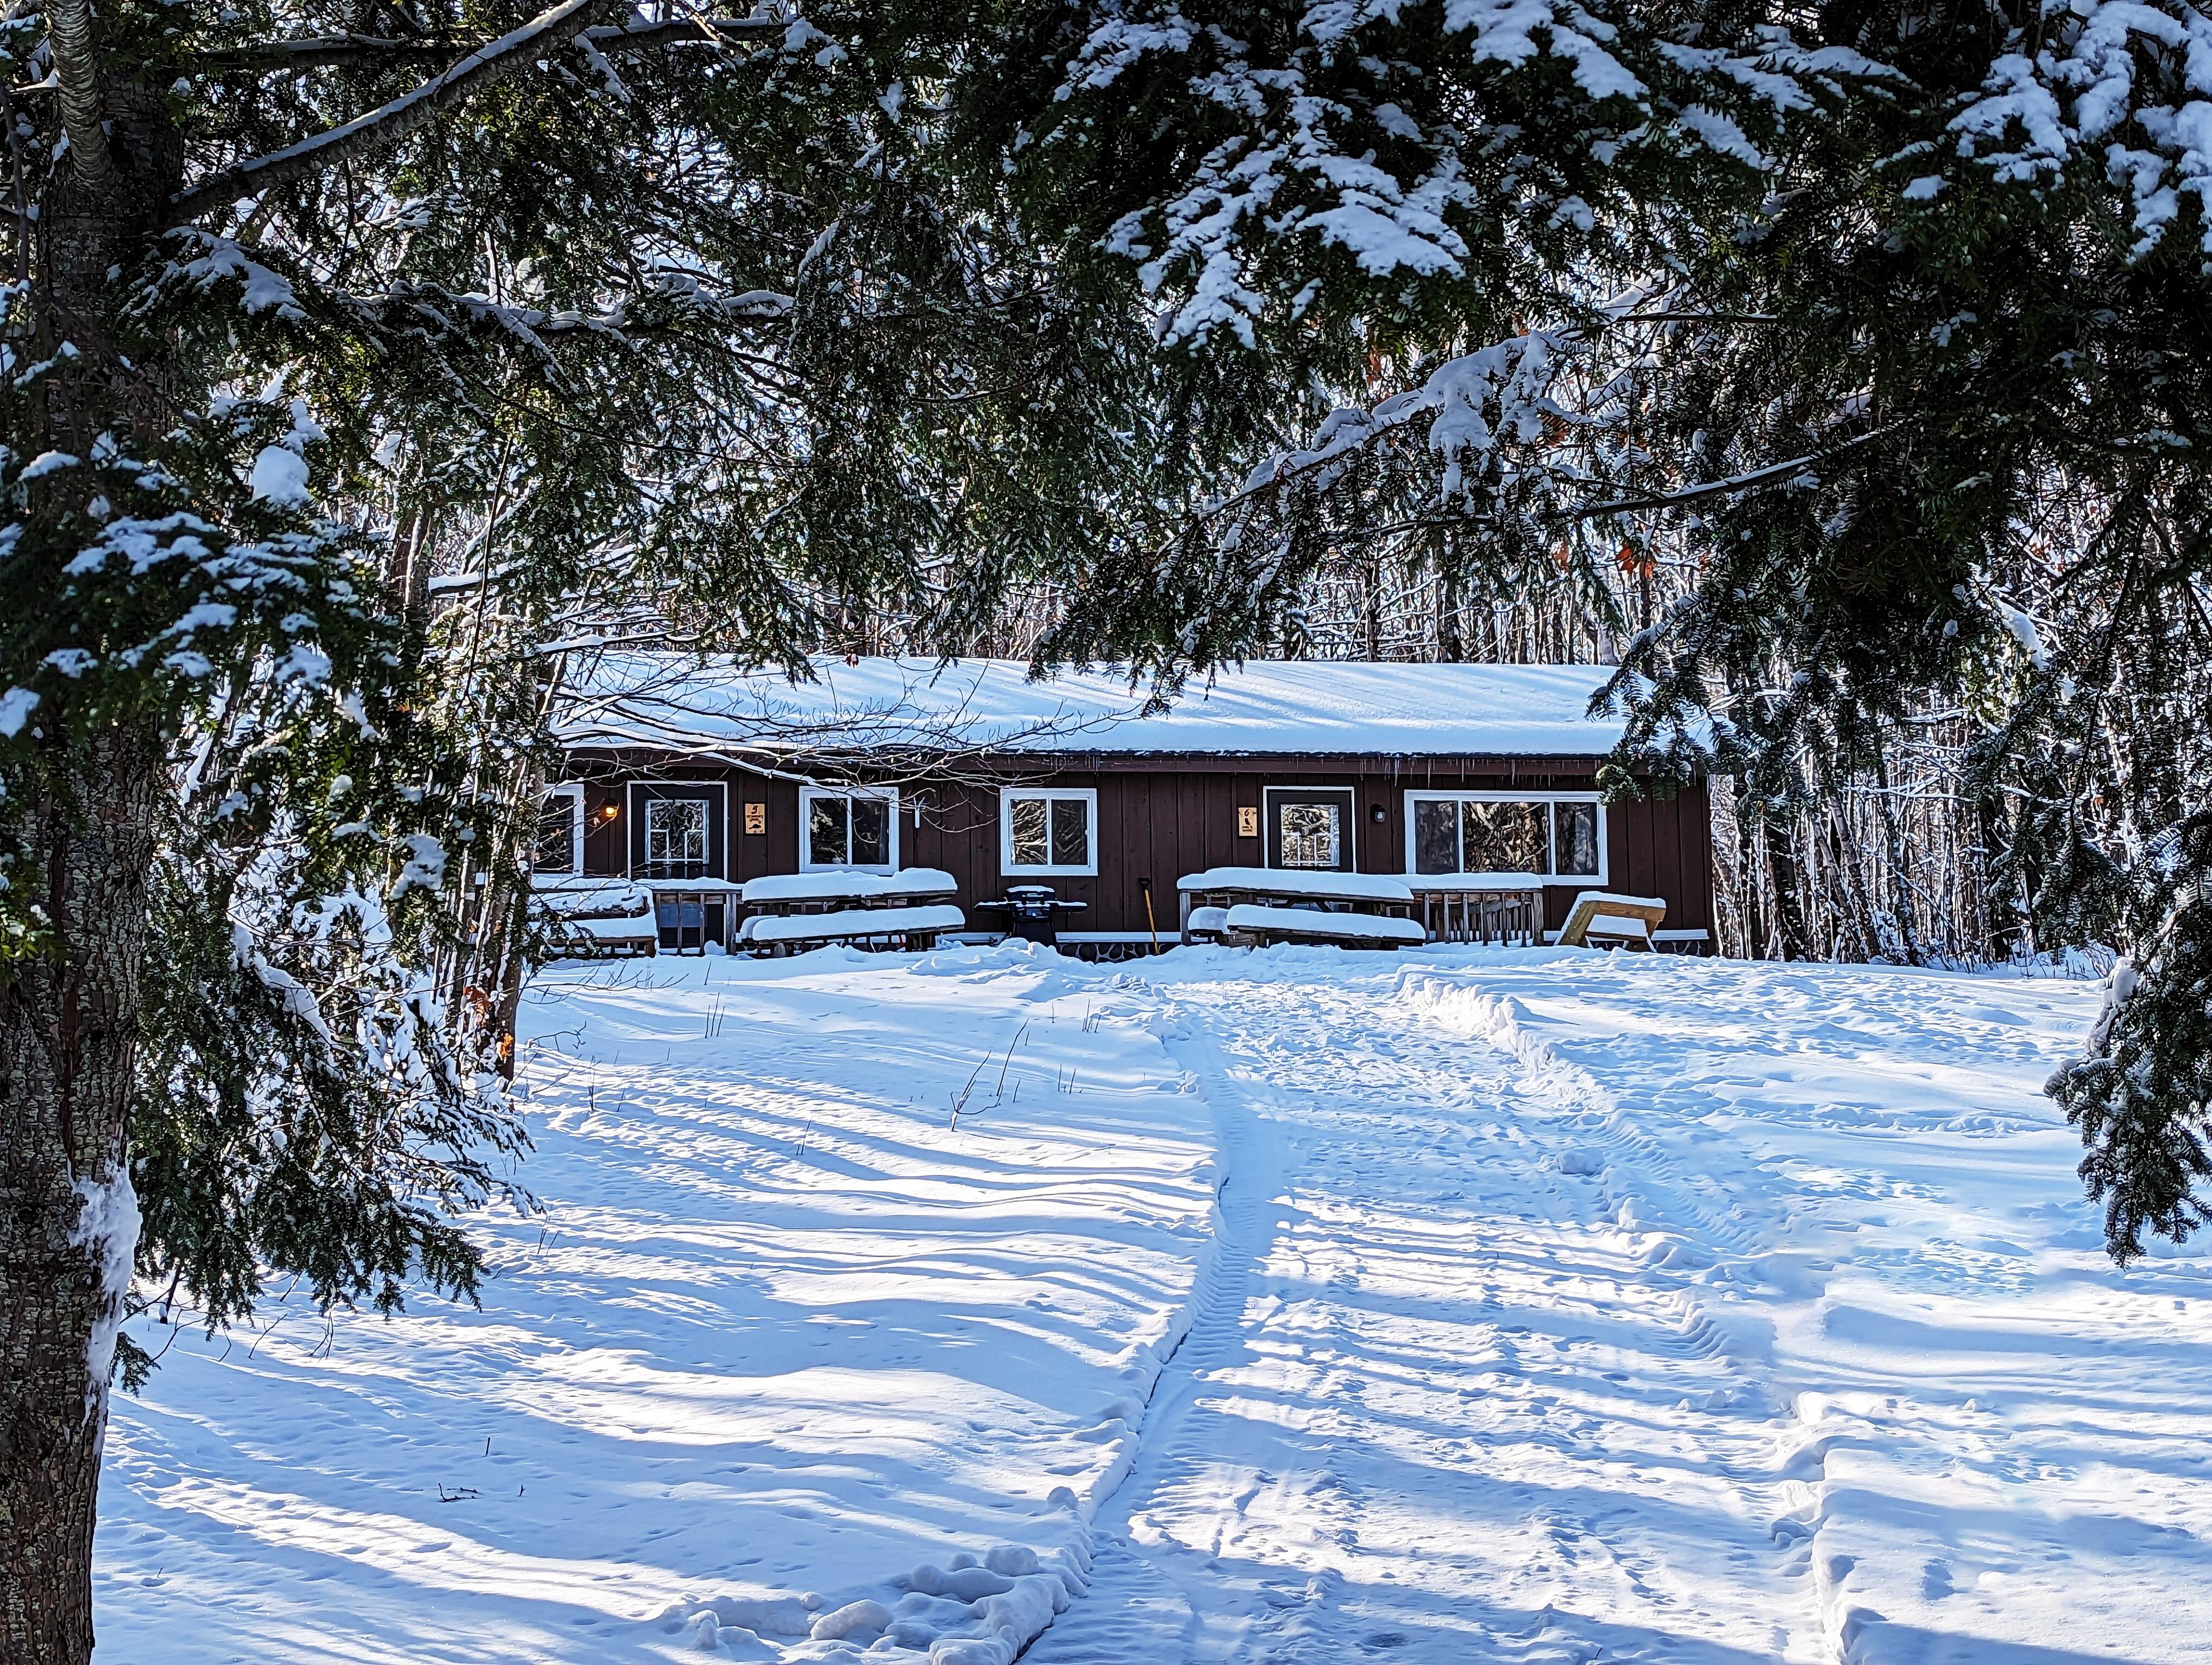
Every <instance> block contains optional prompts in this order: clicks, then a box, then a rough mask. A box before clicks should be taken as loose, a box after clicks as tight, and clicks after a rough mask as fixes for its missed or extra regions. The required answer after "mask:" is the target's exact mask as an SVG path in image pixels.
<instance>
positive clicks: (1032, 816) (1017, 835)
mask: <svg viewBox="0 0 2212 1665" xmlns="http://www.w3.org/2000/svg"><path fill="white" fill-rule="evenodd" d="M1051 807H1052V806H1051V805H1049V804H1048V803H1046V802H1045V800H1044V799H1042V798H1017V799H1014V800H1013V801H1012V803H1010V804H1009V805H1007V806H1006V813H1007V817H1008V819H1009V820H1010V821H1011V823H1012V831H1013V838H1012V843H1013V852H1014V866H1017V867H1042V866H1045V865H1046V864H1045V858H1046V857H1047V856H1048V854H1050V853H1051V852H1050V843H1051V841H1050V839H1049V838H1048V836H1047V833H1046V823H1047V820H1048V812H1049V811H1050V810H1051Z"/></svg>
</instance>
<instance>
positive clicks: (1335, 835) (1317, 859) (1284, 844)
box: [1265, 787, 1358, 873]
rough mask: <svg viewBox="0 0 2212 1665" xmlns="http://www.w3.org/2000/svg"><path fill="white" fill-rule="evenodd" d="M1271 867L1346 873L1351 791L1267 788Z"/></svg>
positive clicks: (1349, 864) (1350, 864)
mask: <svg viewBox="0 0 2212 1665" xmlns="http://www.w3.org/2000/svg"><path fill="white" fill-rule="evenodd" d="M1265 795H1266V798H1267V865H1268V866H1270V867H1303V868H1308V869H1319V870H1321V871H1322V872H1340V873H1348V872H1352V871H1353V869H1354V868H1355V867H1356V866H1358V863H1357V862H1355V861H1354V860H1353V859H1352V843H1353V839H1354V836H1355V835H1354V828H1353V819H1352V788H1351V787H1268V788H1267V793H1266V794H1265Z"/></svg>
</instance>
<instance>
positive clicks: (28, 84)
mask: <svg viewBox="0 0 2212 1665" xmlns="http://www.w3.org/2000/svg"><path fill="white" fill-rule="evenodd" d="M825 26H826V27H825ZM976 31H977V25H976V23H975V20H973V19H970V18H969V17H968V16H967V15H965V14H964V13H963V12H960V11H958V10H957V9H954V10H947V11H945V12H942V13H940V12H939V11H938V10H936V9H932V8H928V7H916V8H908V7H882V8H875V9H868V8H858V9H854V10H853V11H851V12H849V13H844V14H840V15H836V16H833V17H827V18H824V19H823V20H821V21H819V22H817V21H808V20H805V19H803V18H800V17H799V16H797V15H793V14H781V15H775V16H769V15H765V14H764V15H758V16H753V17H746V18H735V19H733V18H728V17H720V18H716V17H702V16H692V15H675V14H663V15H655V16H639V15H635V14H629V13H628V12H626V10H625V9H623V8H620V7H616V6H612V5H609V4H606V3H603V0H562V3H558V4H555V5H553V6H551V7H550V8H549V9H544V10H542V11H538V12H537V13H535V14H534V15H533V14H532V13H531V12H529V11H526V10H523V9H517V8H515V7H513V6H511V5H502V4H500V3H496V0H495V3H489V4H476V3H445V0H432V3H428V4H419V3H404V4H387V3H371V4H356V3H353V0H308V3H303V4H288V5H285V6H283V7H276V6H272V5H268V4H253V3H248V4H246V5H243V6H224V7H221V8H217V7H215V6H212V5H167V4H155V3H136V0H123V3H120V4H118V5H116V6H112V7H108V8H105V9H102V10H101V11H100V13H99V14H98V15H97V16H95V15H94V12H93V10H92V9H91V8H90V7H89V5H88V3H86V0H55V3H52V4H46V5H43V6H40V7H37V8H33V9H18V11H17V12H16V13H15V15H13V17H12V18H11V19H10V21H9V25H8V27H7V30H6V33H5V36H4V41H5V50H6V53H7V58H8V62H7V64H6V69H7V71H8V79H7V83H6V84H7V85H8V86H9V87H13V88H29V89H30V90H29V91H27V92H25V93H23V94H21V99H22V100H26V101H25V102H22V103H21V105H20V106H10V107H9V110H8V111H7V112H6V114H7V118H8V119H9V125H10V137H11V141H12V149H11V153H10V155H11V160H12V167H13V185H14V188H15V189H14V197H13V200H14V203H15V214H14V216H13V219H12V226H13V239H12V242H11V244H10V246H9V258H10V264H11V270H12V273H13V280H14V281H13V282H12V283H11V286H10V287H9V288H8V289H6V291H5V302H6V306H7V309H8V310H7V313H6V319H5V325H4V330H5V343H4V344H5V349H6V351H7V353H8V355H9V380H10V384H11V392H10V394H9V401H8V404H7V406H6V410H5V411H4V419H5V423H6V429H7V431H6V433H5V434H4V436H0V439H3V440H4V446H5V450H4V453H0V490H4V491H5V492H6V493H7V494H8V497H9V518H8V523H7V525H6V526H5V529H4V531H3V532H0V539H4V543H0V563H4V565H0V572H4V574H5V583H6V586H7V598H8V604H9V605H7V607H6V608H5V609H4V610H0V787H4V796H0V884H4V887H5V888H4V889H0V932H4V942H3V943H0V948H4V955H5V958H4V963H0V1105H4V1111H5V1117H6V1120H5V1122H4V1124H0V1153H3V1154H0V1164H4V1166H0V1654H4V1655H5V1656H6V1657H8V1658H9V1660H10V1661H11V1662H12V1661H15V1660H19V1659H20V1660H24V1661H48V1660H52V1661H70V1662H81V1661H82V1660H83V1659H84V1658H85V1657H87V1656H88V1653H89V1650H90V1647H91V1614H90V1610H89V1591H90V1577H89V1576H90V1547H91V1535H92V1523H93V1510H94V1495H95V1485H96V1480H97V1471H98V1460H99V1451H100V1439H101V1434H102V1430H103V1428H104V1425H105V1415H106V1392H107V1386H108V1376H109V1373H110V1368H111V1364H112V1363H113V1362H114V1361H115V1360H116V1359H117V1358H118V1351H120V1352H121V1355H122V1358H123V1363H124V1364H125V1367H126V1368H132V1367H134V1366H135V1365H137V1364H143V1360H136V1361H134V1360H132V1359H131V1358H130V1357H129V1356H128V1349H127V1348H125V1347H123V1346H122V1344H121V1341H120V1337H119V1331H118V1324H119V1320H120V1318H121V1317H122V1316H123V1312H124V1309H125V1303H126V1300H127V1298H128V1296H129V1289H130V1285H131V1273H132V1271H133V1269H134V1266H135V1268H136V1270H137V1273H140V1274H141V1275H142V1278H143V1280H144V1282H143V1291H144V1292H145V1293H147V1294H149V1295H150V1296H151V1297H153V1298H155V1299H157V1300H159V1301H161V1302H162V1303H164V1305H165V1306H166V1304H167V1303H168V1302H170V1301H171V1300H174V1301H176V1302H179V1303H184V1305H185V1307H186V1309H187V1310H189V1311H191V1313H192V1314H193V1316H195V1317H196V1318H197V1319H199V1320H200V1321H203V1322H210V1323H217V1324H219V1323H222V1322H228V1321H229V1320H230V1319H233V1318H234V1317H236V1316H240V1315H241V1314H243V1313H245V1312H246V1311H248V1310H250V1309H251V1304H252V1302H253V1301H254V1299H255V1298H256V1297H257V1295H258V1291H259V1288H260V1284H261V1279H262V1278H263V1277H264V1275H265V1273H266V1272H267V1271H268V1270H269V1269H271V1268H273V1269H276V1270H280V1271H283V1272H284V1273H297V1274H299V1275H300V1276H301V1279H303V1280H304V1283H305V1285H306V1286H307V1288H308V1290H309V1291H311V1292H312V1294H313V1297H315V1298H317V1299H318V1300H319V1301H321V1302H323V1303H326V1304H329V1303H355V1302H363V1303H370V1304H374V1305H375V1306H378V1307H380V1308H382V1309H385V1310H389V1309H390V1308H391V1307H392V1306H393V1305H394V1304H396V1303H397V1302H398V1300H399V1299H400V1298H401V1297H402V1294H403V1291H404V1287H405V1286H406V1285H407V1284H408V1283H409V1282H410V1280H415V1279H421V1280H424V1281H427V1282H428V1284H429V1285H431V1286H432V1287H433V1288H435V1289H440V1290H443V1291H447V1292H452V1293H458V1294H460V1295H463V1296H466V1295H468V1294H469V1293H471V1291H472V1290H473V1289H474V1286H475V1282H476V1279H477V1276H478V1273H479V1270H480V1268H479V1267H478V1264H477V1260H476V1257H475V1254H474V1251H473V1250H472V1249H471V1247H470V1245H469V1243H468V1241H467V1239H466V1238H465V1237H464V1236H463V1235H462V1234H461V1233H460V1232H459V1231H457V1230H456V1229H455V1226H454V1224H453V1221H452V1220H451V1219H450V1218H449V1214H450V1212H452V1211H453V1210H454V1209H456V1208H461V1207H465V1206H473V1205H475V1204H477V1203H479V1202H482V1201H483V1200H489V1199H491V1198H494V1197H496V1196H499V1195H501V1194H513V1193H512V1192H511V1191H510V1189H509V1187H510V1183H511V1182H510V1181H509V1180H508V1178H507V1164H506V1160H505V1159H506V1158H507V1156H509V1155H511V1154H512V1153H513V1152H514V1150H516V1149H517V1148H518V1145H519V1142H520V1133H519V1130H518V1129H517V1128H516V1127H515V1126H514V1124H513V1121H511V1119H509V1118H508V1116H507V1114H506V1111H505V1109H504V1106H503V1100H502V1098H501V1085H500V1078H501V1070H502V1067H503V1066H507V1065H509V1064H510V1062H511V1058H510V1056H509V1055H508V1050H507V1049H508V1048H510V1047H511V1044H512V1037H511V1033H510V1032H509V1031H508V1030H507V1028H506V1020H507V1019H508V1018H511V1012H512V996H513V989H514V986H515V979H516V978H517V977H518V976H519V969H520V963H521V959H522V957H523V954H524V953H525V951H526V946H527V945H526V940H525V939H524V936H525V933H522V932H521V931H520V930H519V929H518V928H517V926H518V923H519V921H518V918H517V914H518V910H517V909H516V908H514V907H513V906H511V905H509V904H508V903H507V902H506V901H504V900H503V898H510V897H513V896H515V895H516V893H517V891H516V880H517V878H518V876H519V872H520V868H521V867H522V866H523V865H524V863H525V862H526V855H527V849H528V844H529V838H530V829H531V827H532V823H533V822H534V817H535V813H536V801H535V791H534V787H535V782H536V781H537V779H538V774H539V772H540V771H541V770H542V769H543V768H544V762H545V757H546V750H545V744H544V738H545V737H544V717H545V714H546V712H547V710H548V708H549V704H550V701H549V692H550V689H551V688H552V687H553V686H554V685H555V684H556V683H557V680H558V678H559V677H560V675H561V666H562V661H563V658H564V655H565V654H566V653H568V652H569V651H571V650H573V649H575V648H577V647H579V646H580V645H581V646H583V647H588V646H589V645H590V644H592V643H604V642H605V641H608V640H610V639H611V637H618V636H620V635H623V633H627V632H641V633H643V634H644V635H646V636H647V637H648V638H649V639H651V640H653V641H665V642H676V643H688V644H690V645H692V646H695V647H699V648H700V649H701V650H702V651H705V650H707V649H710V648H711V649H713V650H714V651H717V652H721V653H734V654H735V655H737V656H738V658H740V659H743V660H744V661H745V662H747V663H751V664H763V663H764V664H786V665H790V664H794V663H796V662H797V660H798V658H799V655H800V654H802V653H804V652H805V651H806V650H807V649H809V648H811V647H814V646H816V645H817V644H818V643H819V642H821V641H823V639H824V638H825V637H826V636H832V635H835V634H836V632H838V631H840V630H842V629H848V628H850V625H851V622H852V621H853V620H854V618H855V617H860V615H861V614H862V613H864V612H865V611H867V610H869V609H890V610H893V611H898V612H902V613H905V614H908V615H909V616H912V617H915V618H917V619H918V620H921V621H922V622H923V624H924V627H925V628H927V629H931V630H944V631H947V632H951V631H957V629H962V628H967V627H969V626H972V622H973V621H974V620H975V618H976V617H979V616H981V615H982V614H984V613H987V611H989V607H990V605H991V602H992V599H993V597H994V595H996V594H997V593H998V592H1000V590H1001V589H1002V588H1003V586H1006V585H1009V584H1012V583H1016V582H1021V581H1027V580H1030V579H1032V578H1033V577H1035V576H1036V574H1039V573H1041V572H1042V573H1045V574H1070V573H1073V572H1077V571H1079V570H1081V569H1082V568H1083V566H1084V564H1085V562H1086V561H1087V560H1089V559H1091V556H1092V555H1093V553H1094V552H1095V550H1096V549H1097V546H1098V545H1099V544H1101V543H1102V542H1103V541H1106V540H1108V539H1109V538H1119V537H1120V536H1121V531H1120V526H1121V516H1120V515H1118V514H1117V513H1115V504H1114V502H1113V495H1114V494H1115V492H1116V491H1118V490H1124V489H1127V490H1128V492H1129V498H1128V505H1127V507H1129V508H1130V510H1131V512H1132V514H1133V519H1134V520H1137V521H1141V520H1143V519H1144V517H1145V516H1146V513H1150V512H1151V511H1150V510H1149V509H1148V507H1147V505H1148V504H1150V503H1152V502H1153V501H1156V500H1155V498H1154V497H1153V496H1152V495H1148V493H1147V491H1146V490H1144V489H1136V487H1137V483H1139V482H1140V481H1141V479H1142V477H1143V474H1144V471H1145V465H1146V463H1147V462H1148V461H1149V459H1151V458H1152V456H1153V455H1154V454H1156V452H1157V447H1156V446H1155V445H1154V444H1153V442H1152V435H1153V428H1152V425H1151V423H1150V421H1149V418H1148V416H1147V415H1146V411H1147V409H1148V407H1147V405H1146V403H1145V401H1146V398H1148V397H1149V392H1150V387H1151V381H1150V378H1151V377H1152V368H1151V355H1150V347H1149V342H1148V340H1147V338H1146V336H1145V334H1144V331H1143V327H1142V325H1143V320H1142V319H1141V317H1140V316H1139V315H1138V314H1137V313H1135V312H1133V310H1132V309H1130V308H1128V307H1126V306H1125V305H1123V304H1122V302H1121V298H1120V297H1119V295H1115V294H1110V293H1099V294H1086V293H1085V291H1083V290H1082V289H1079V287H1075V286H1072V285H1070V284H1068V283H1065V282H1064V281H1063V278H1062V274H1061V272H1060V268H1059V267H1058V265H1057V264H1056V263H1055V262H1054V260H1053V259H1052V258H1050V255H1051V251H1050V250H1049V249H1038V248H1036V247H1033V246H1030V245H1028V244H1025V243H1024V240H1022V238H1021V237H1020V236H1018V234H1016V233H1017V228H1016V224H1015V222H1014V220H1013V218H1012V215H1011V213H1010V211H1009V209H1008V206H1007V204H1006V200H1005V195H1004V191H1005V187H1004V184H1003V180H1004V174H1003V172H1002V171H1001V169H1000V167H999V166H998V162H999V158H998V157H996V156H995V155H994V156H991V157H988V158H984V159H981V160H980V161H979V160H978V159H976V158H975V156H974V155H973V154H972V152H970V151H967V150H963V149H961V148H960V147H959V145H958V143H957V135H955V134H954V132H953V131H952V127H951V122H950V119H949V108H950V105H949V100H948V89H949V88H951V87H953V86H954V85H955V84H956V83H957V82H958V81H959V79H960V77H961V76H963V75H966V74H968V73H969V72H970V71H971V70H973V71H975V72H987V70H989V68H990V65H991V64H992V63H993V62H994V55H993V53H992V52H990V51H989V50H988V48H989V46H990V39H988V38H987V37H979V36H978V35H977V33H976ZM971 48H975V50H972V51H971ZM464 599H465V602H466V605H460V604H461V601H462V600H464ZM479 878H481V879H483V880H484V881H485V882H484V883H483V884H479V883H478V882H477V881H478V880H479ZM142 1222H143V1225H142Z"/></svg>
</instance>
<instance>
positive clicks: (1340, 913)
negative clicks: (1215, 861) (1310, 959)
mask: <svg viewBox="0 0 2212 1665" xmlns="http://www.w3.org/2000/svg"><path fill="white" fill-rule="evenodd" d="M1176 892H1177V894H1178V895H1179V896H1180V897H1181V898H1182V920H1181V925H1182V938H1183V940H1184V941H1186V942H1194V941H1205V940H1208V939H1212V940H1218V941H1221V942H1226V943H1229V944H1231V945H1249V946H1261V947H1264V946H1266V945H1267V944H1269V943H1274V942H1310V943H1334V944H1336V945H1339V946H1341V947H1346V948H1391V949H1395V948H1401V947H1409V946H1414V945H1419V944H1420V943H1423V942H1425V941H1427V940H1428V932H1427V929H1426V927H1424V926H1423V925H1422V924H1421V922H1420V921H1419V920H1416V919H1412V918H1409V917H1407V915H1410V914H1411V912H1412V911H1413V891H1412V890H1410V889H1409V888H1408V887H1407V883H1406V881H1405V880H1404V879H1402V878H1398V877H1397V876H1396V875H1395V874H1391V873H1340V872H1322V871H1316V870H1314V869H1310V868H1293V867H1209V868H1207V869H1206V871H1205V872H1202V873H1191V874H1188V875H1187V876H1185V877H1184V878H1180V879H1178V880H1176Z"/></svg>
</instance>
